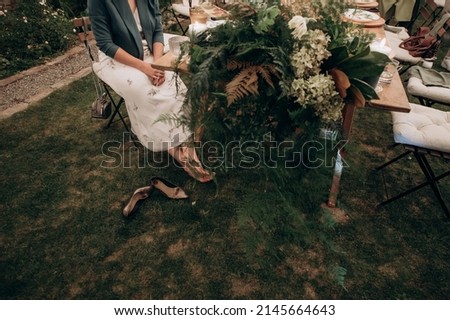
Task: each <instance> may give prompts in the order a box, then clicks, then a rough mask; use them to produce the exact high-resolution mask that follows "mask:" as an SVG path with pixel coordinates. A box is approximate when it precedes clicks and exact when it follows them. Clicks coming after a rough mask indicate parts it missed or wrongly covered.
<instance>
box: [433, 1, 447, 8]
mask: <svg viewBox="0 0 450 320" xmlns="http://www.w3.org/2000/svg"><path fill="white" fill-rule="evenodd" d="M433 2H434V3H435V4H436V5H437V6H438V7H443V6H445V0H433Z"/></svg>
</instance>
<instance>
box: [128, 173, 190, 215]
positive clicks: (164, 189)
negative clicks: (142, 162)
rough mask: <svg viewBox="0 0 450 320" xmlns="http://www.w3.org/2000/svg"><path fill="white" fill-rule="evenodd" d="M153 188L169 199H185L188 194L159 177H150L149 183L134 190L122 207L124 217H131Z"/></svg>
mask: <svg viewBox="0 0 450 320" xmlns="http://www.w3.org/2000/svg"><path fill="white" fill-rule="evenodd" d="M154 189H158V190H159V191H161V193H162V194H164V195H165V196H166V197H167V198H170V199H187V198H188V195H187V194H186V193H185V192H184V190H183V189H181V188H180V187H178V186H176V185H174V184H173V183H171V182H169V181H167V180H166V179H163V178H160V177H153V178H151V179H150V185H148V186H145V187H141V188H138V189H136V191H134V193H133V195H132V196H131V198H130V200H129V201H128V203H127V205H126V206H125V208H124V209H123V212H122V214H123V216H124V217H125V218H129V217H131V216H132V215H133V214H134V213H136V211H137V210H138V208H139V207H140V205H141V203H142V201H143V200H145V199H147V198H148V197H149V196H150V194H151V193H152V192H153V190H154Z"/></svg>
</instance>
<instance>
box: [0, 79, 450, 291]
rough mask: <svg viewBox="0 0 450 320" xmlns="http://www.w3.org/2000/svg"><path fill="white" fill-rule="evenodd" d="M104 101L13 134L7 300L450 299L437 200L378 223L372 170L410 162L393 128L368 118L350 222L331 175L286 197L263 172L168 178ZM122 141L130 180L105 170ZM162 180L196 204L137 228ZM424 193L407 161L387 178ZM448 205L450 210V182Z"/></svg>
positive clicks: (298, 183)
mask: <svg viewBox="0 0 450 320" xmlns="http://www.w3.org/2000/svg"><path fill="white" fill-rule="evenodd" d="M94 97H95V91H94V90H93V88H92V78H91V77H90V76H87V77H85V78H84V79H81V80H79V81H77V82H75V83H73V84H72V85H71V86H70V87H68V88H66V89H63V90H59V91H57V92H56V93H54V94H52V95H51V96H49V97H48V98H46V99H44V100H42V101H41V102H40V103H38V104H36V105H33V106H31V107H30V108H29V109H27V110H26V111H24V112H21V113H19V114H16V115H14V116H13V117H11V118H9V119H6V120H3V121H1V122H0V128H1V132H2V138H1V140H0V141H1V142H0V150H1V152H0V159H1V167H0V197H1V201H0V210H1V218H0V219H1V222H0V226H1V234H0V240H1V241H0V250H1V253H2V254H1V256H0V281H1V284H2V285H1V286H0V298H1V299H447V298H448V297H450V287H449V286H448V283H449V282H450V250H449V243H450V232H449V230H450V224H449V221H448V220H447V219H446V217H445V215H444V214H443V212H442V211H441V209H440V207H439V206H438V205H437V204H436V202H435V199H434V196H433V194H432V192H431V191H430V190H429V188H424V189H422V190H420V191H418V192H416V193H415V194H413V195H410V196H408V197H405V198H403V199H400V200H398V201H397V202H395V203H393V204H390V205H388V206H386V207H384V208H378V209H377V208H376V205H377V203H379V202H380V201H381V200H382V199H383V183H382V178H381V174H380V173H377V172H374V171H373V170H372V169H373V168H374V167H375V166H377V165H379V164H381V163H383V162H384V161H385V160H386V159H388V158H389V157H392V156H393V155H394V154H395V153H396V152H400V151H401V150H391V149H389V148H388V147H387V146H388V145H389V144H390V143H392V132H391V130H392V129H391V123H390V114H389V113H388V112H385V111H379V110H374V109H369V108H365V109H358V110H357V116H356V119H355V122H354V128H353V134H352V140H351V142H350V144H349V145H348V148H347V150H348V157H347V162H348V164H349V167H348V168H346V169H345V170H344V173H343V176H342V181H341V193H340V195H339V203H338V205H339V208H340V209H342V212H337V213H333V214H330V212H329V211H328V210H323V209H321V204H322V203H324V202H325V201H326V200H327V195H328V188H329V186H330V183H331V177H332V170H331V168H320V169H316V170H310V171H308V172H306V173H304V172H300V171H296V170H290V171H288V172H287V176H286V177H285V179H283V180H282V181H284V184H282V183H281V182H280V183H275V182H276V181H278V180H276V179H272V177H273V175H272V173H271V172H270V170H256V169H254V170H249V169H247V170H245V169H231V170H229V171H228V172H227V173H219V174H218V175H217V183H216V184H215V183H210V184H199V183H195V182H194V181H193V179H191V178H189V177H188V176H187V175H186V174H185V173H184V172H183V171H182V170H181V169H179V168H176V167H175V166H174V165H173V164H171V165H170V166H169V167H168V168H161V167H159V168H158V165H157V162H158V161H159V160H161V161H164V160H167V156H165V155H158V154H155V155H154V156H155V159H154V160H153V161H152V162H147V161H145V158H144V157H145V152H144V150H143V149H142V148H139V149H136V148H134V146H133V144H132V143H130V142H129V141H128V140H127V139H125V143H121V141H122V140H123V139H122V127H121V125H120V123H116V124H114V125H113V126H112V127H111V128H109V129H103V128H102V127H103V126H104V124H105V122H104V121H102V120H91V119H90V111H89V105H90V103H91V102H92V101H93V99H94ZM111 141H117V142H115V143H116V144H119V143H121V145H120V148H119V149H117V150H119V151H120V152H123V156H121V157H122V158H123V159H127V162H126V165H125V166H115V164H116V163H111V162H109V163H105V162H104V161H105V160H111V158H109V157H108V156H107V155H104V154H102V148H103V149H104V147H102V146H103V145H104V144H105V143H110V144H111ZM117 150H116V151H117ZM435 160H436V161H435ZM102 163H103V165H102ZM433 163H435V164H436V165H437V167H438V168H440V169H444V168H447V167H448V166H449V162H444V161H440V160H439V161H438V160H437V159H433ZM144 164H146V165H144ZM438 171H439V170H438ZM153 175H160V176H163V177H165V178H167V179H169V180H171V181H173V182H175V183H177V184H179V185H180V186H181V187H183V188H184V189H185V191H186V192H187V193H188V194H189V195H190V199H189V200H181V201H174V200H169V199H167V198H165V197H164V196H163V195H161V194H158V193H156V192H155V193H154V194H153V195H152V196H151V197H150V198H149V199H148V200H147V201H145V202H144V203H143V205H142V207H141V208H140V211H139V212H138V213H137V214H136V216H135V217H134V218H132V219H124V218H122V216H121V211H122V208H123V207H124V205H125V204H126V202H127V201H128V199H129V197H130V195H131V194H132V192H133V191H134V190H135V189H136V188H138V187H141V186H144V185H146V184H147V183H148V181H149V178H150V177H151V176H153ZM420 178H421V175H420V172H419V169H418V168H417V166H416V164H415V162H414V161H412V160H408V159H404V160H403V161H402V162H401V163H400V164H399V165H395V166H391V167H390V168H389V169H388V170H387V171H386V179H387V181H388V184H389V185H390V186H391V188H393V190H399V189H400V188H401V187H402V186H407V185H408V184H409V185H410V184H412V183H413V182H414V181H419V180H420ZM447 180H448V179H447ZM442 192H443V193H444V196H445V197H446V198H447V201H448V200H449V199H448V195H449V194H450V182H449V181H445V180H444V181H443V183H442Z"/></svg>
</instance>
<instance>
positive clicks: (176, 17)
mask: <svg viewBox="0 0 450 320" xmlns="http://www.w3.org/2000/svg"><path fill="white" fill-rule="evenodd" d="M171 10H172V14H173V16H174V17H175V20H176V21H177V24H178V26H179V27H180V29H181V33H182V35H183V36H185V35H186V32H187V31H188V29H189V28H186V29H185V28H183V25H182V24H181V22H180V20H179V19H178V15H177V13H176V12H175V10H173V8H172V9H171Z"/></svg>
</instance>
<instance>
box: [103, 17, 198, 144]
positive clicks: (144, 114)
mask: <svg viewBox="0 0 450 320" xmlns="http://www.w3.org/2000/svg"><path fill="white" fill-rule="evenodd" d="M134 17H135V20H136V23H137V25H138V29H139V31H142V27H141V23H140V21H139V15H138V11H137V9H136V10H135V12H134ZM142 42H143V44H142V45H143V47H144V61H145V62H148V63H151V62H152V61H153V56H152V54H151V53H150V50H149V48H148V45H147V41H146V40H143V41H142ZM94 70H95V73H96V74H97V75H98V76H99V78H100V79H102V80H103V81H105V82H106V83H107V84H108V85H109V86H110V87H111V88H112V89H113V90H114V91H115V92H117V94H119V95H120V96H121V97H123V98H124V100H125V105H126V108H127V112H128V116H129V118H130V122H131V128H132V129H131V130H132V131H133V133H134V134H135V135H136V136H137V137H138V139H139V141H140V142H141V143H142V145H144V146H145V147H147V148H148V149H150V150H152V151H155V152H156V151H164V150H168V149H170V148H173V147H176V146H178V145H180V144H181V143H183V142H185V141H186V140H187V139H188V138H189V136H190V135H191V133H190V132H189V130H188V129H187V128H184V127H182V126H178V124H176V123H175V122H174V121H167V120H166V121H164V120H161V116H164V115H170V116H174V115H179V114H180V112H181V107H182V105H183V101H184V97H185V93H186V86H185V85H184V83H183V82H182V81H181V79H180V78H179V77H175V76H174V73H173V72H169V71H166V72H165V79H166V80H165V82H164V83H163V84H162V85H161V86H158V87H157V86H154V85H153V84H152V83H151V81H150V79H149V78H148V76H147V75H145V74H144V73H143V72H141V71H139V70H137V69H135V68H132V67H130V66H127V65H125V64H122V63H120V62H118V61H116V60H114V59H112V58H111V57H109V56H107V55H106V54H104V53H103V52H99V62H98V63H96V64H94ZM175 81H178V85H176V83H175ZM177 87H178V88H177Z"/></svg>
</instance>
